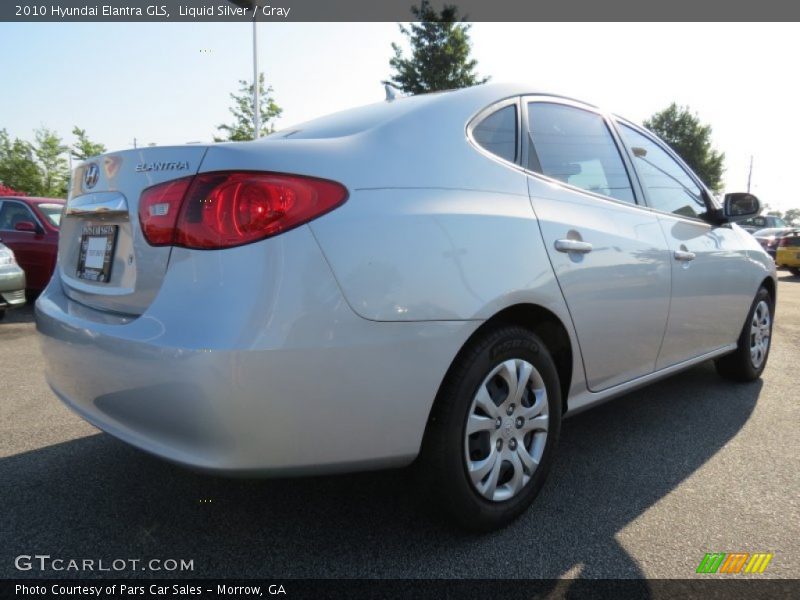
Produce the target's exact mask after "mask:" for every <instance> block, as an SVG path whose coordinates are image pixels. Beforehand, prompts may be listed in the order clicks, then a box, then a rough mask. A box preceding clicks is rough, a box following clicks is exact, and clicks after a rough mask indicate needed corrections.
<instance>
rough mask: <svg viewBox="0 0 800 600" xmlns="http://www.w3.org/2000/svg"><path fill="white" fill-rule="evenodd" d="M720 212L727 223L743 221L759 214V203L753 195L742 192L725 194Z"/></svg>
mask: <svg viewBox="0 0 800 600" xmlns="http://www.w3.org/2000/svg"><path fill="white" fill-rule="evenodd" d="M722 211H723V215H724V217H725V220H726V221H728V222H734V221H744V220H745V219H749V218H750V217H755V216H756V215H758V213H760V212H761V202H760V201H759V199H758V198H756V197H755V196H754V195H753V194H747V193H744V192H737V193H735V194H725V199H724V200H723V205H722Z"/></svg>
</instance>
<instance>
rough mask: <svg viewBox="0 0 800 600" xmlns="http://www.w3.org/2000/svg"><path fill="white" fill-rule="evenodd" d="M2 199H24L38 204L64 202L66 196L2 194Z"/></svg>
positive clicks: (0, 197) (0, 198)
mask: <svg viewBox="0 0 800 600" xmlns="http://www.w3.org/2000/svg"><path fill="white" fill-rule="evenodd" d="M0 200H22V201H23V202H25V201H29V202H35V203H36V204H44V203H50V204H64V202H66V200H65V199H64V198H45V197H43V196H0Z"/></svg>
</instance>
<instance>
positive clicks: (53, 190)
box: [33, 127, 69, 197]
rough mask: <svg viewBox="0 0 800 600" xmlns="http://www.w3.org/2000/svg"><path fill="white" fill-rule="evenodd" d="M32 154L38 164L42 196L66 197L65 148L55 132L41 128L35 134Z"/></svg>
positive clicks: (67, 174)
mask: <svg viewBox="0 0 800 600" xmlns="http://www.w3.org/2000/svg"><path fill="white" fill-rule="evenodd" d="M35 139H36V143H35V144H34V146H33V153H34V155H35V156H36V159H37V161H38V163H39V169H40V171H41V177H42V187H41V192H40V193H41V195H42V196H53V197H56V196H66V195H67V182H68V181H69V168H68V165H67V156H66V154H67V152H68V151H69V146H66V145H65V144H64V143H63V141H62V140H61V138H60V137H58V134H56V132H55V131H52V130H50V129H47V128H46V127H42V128H41V129H37V130H36V132H35Z"/></svg>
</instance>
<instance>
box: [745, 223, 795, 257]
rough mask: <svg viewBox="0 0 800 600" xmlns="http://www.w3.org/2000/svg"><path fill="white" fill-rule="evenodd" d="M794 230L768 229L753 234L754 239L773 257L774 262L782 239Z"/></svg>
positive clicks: (789, 228) (786, 228) (782, 228)
mask: <svg viewBox="0 0 800 600" xmlns="http://www.w3.org/2000/svg"><path fill="white" fill-rule="evenodd" d="M794 230H795V228H794V227H769V228H767V229H759V230H758V231H756V232H755V233H753V237H754V238H756V240H758V243H759V244H761V247H762V248H764V250H766V251H767V254H769V255H770V256H771V257H772V260H775V251H776V250H777V249H778V245H779V244H780V241H781V238H782V237H783V236H784V235H786V234H787V233H791V232H792V231H794Z"/></svg>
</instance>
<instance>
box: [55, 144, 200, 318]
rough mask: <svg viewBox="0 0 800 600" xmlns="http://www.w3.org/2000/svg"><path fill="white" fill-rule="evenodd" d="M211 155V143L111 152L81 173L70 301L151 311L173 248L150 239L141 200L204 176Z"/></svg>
mask: <svg viewBox="0 0 800 600" xmlns="http://www.w3.org/2000/svg"><path fill="white" fill-rule="evenodd" d="M207 150H208V146H205V145H202V146H201V145H197V146H193V145H192V146H174V147H161V148H159V147H151V148H139V149H134V150H126V151H123V152H113V153H109V154H105V155H102V156H99V157H96V158H94V159H92V160H89V161H87V162H85V163H83V164H81V165H79V166H78V167H76V168H75V169H74V171H73V173H72V184H71V189H70V193H69V197H68V199H67V204H66V207H65V210H64V217H63V219H62V221H61V231H60V234H59V243H58V269H59V275H60V277H61V281H62V283H63V286H64V292H65V293H66V295H67V296H69V297H70V298H72V299H73V300H76V301H77V302H80V303H82V304H86V305H88V306H91V307H93V308H96V309H100V310H108V311H114V312H118V313H125V314H132V315H139V314H142V313H143V312H144V311H145V310H146V309H147V307H148V306H150V303H151V302H152V301H153V299H154V298H155V296H156V294H157V293H158V290H159V289H160V287H161V283H162V281H163V279H164V275H165V273H166V270H167V264H168V262H169V256H170V252H171V248H170V247H155V246H151V245H150V244H148V243H147V241H146V240H145V239H144V235H143V233H142V229H141V227H140V225H139V212H138V209H139V198H140V196H141V193H142V191H143V190H145V189H146V188H148V187H151V186H153V185H157V184H159V183H163V182H165V181H170V180H173V179H179V178H182V177H188V176H190V175H194V174H196V173H197V171H198V170H199V168H200V163H201V162H202V160H203V157H204V156H205V153H206V151H207Z"/></svg>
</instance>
